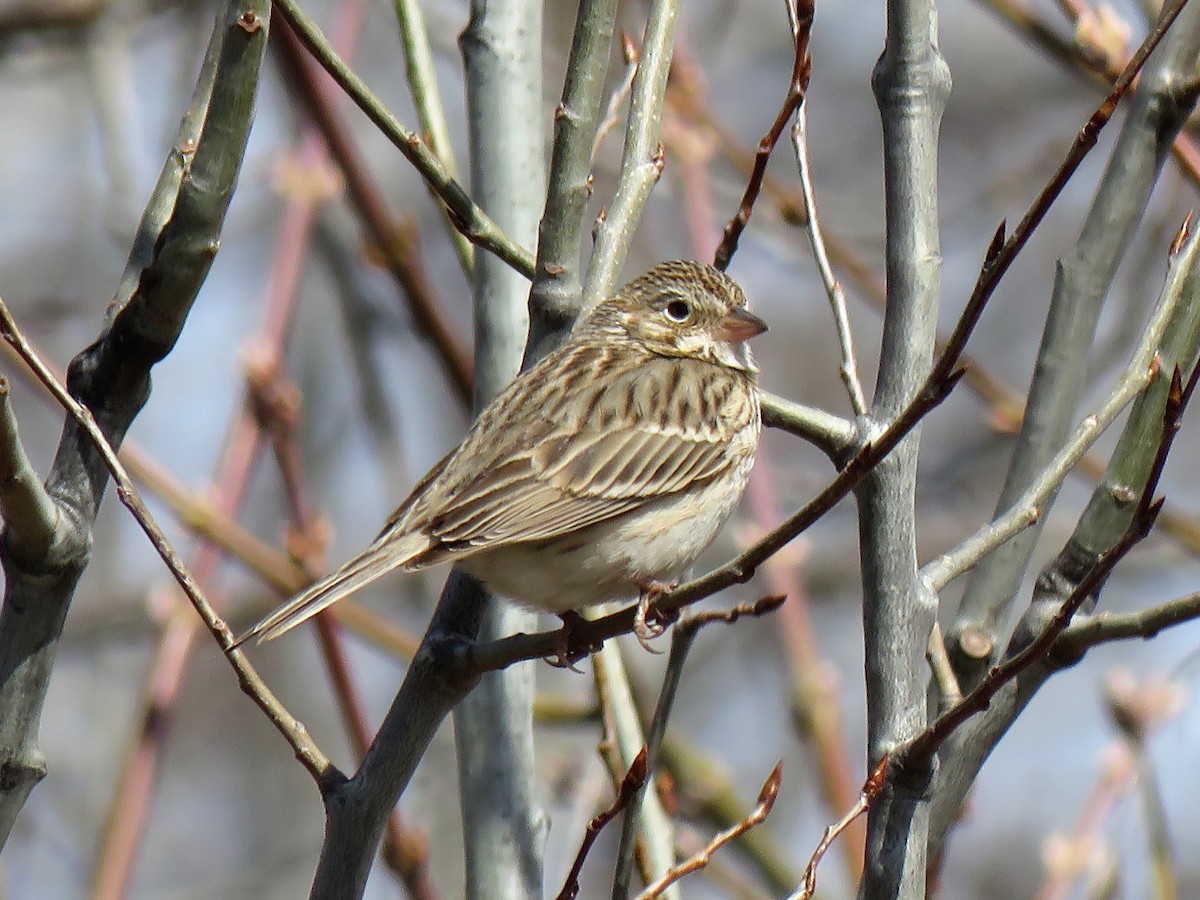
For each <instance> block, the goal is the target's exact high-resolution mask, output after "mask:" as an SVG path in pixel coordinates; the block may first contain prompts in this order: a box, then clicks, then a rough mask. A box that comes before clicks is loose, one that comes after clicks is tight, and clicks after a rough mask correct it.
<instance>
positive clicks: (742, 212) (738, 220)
mask: <svg viewBox="0 0 1200 900" xmlns="http://www.w3.org/2000/svg"><path fill="white" fill-rule="evenodd" d="M796 6H797V10H796V24H797V30H796V53H795V56H794V57H793V59H792V80H791V83H790V84H789V85H788V92H787V96H786V97H785V98H784V101H783V106H782V107H780V109H779V115H777V116H776V117H775V121H774V123H772V125H771V130H770V131H768V132H767V133H766V135H764V137H763V139H762V140H761V141H759V142H758V152H757V153H756V154H755V156H754V168H753V169H752V170H751V172H750V180H749V181H748V182H747V184H746V192H745V193H744V194H742V203H741V206H739V207H738V211H737V213H736V215H734V217H733V218H732V219H730V220H729V224H728V225H726V226H725V230H724V232H723V233H722V235H721V244H720V246H718V247H717V252H716V254H715V255H714V257H713V265H714V266H716V267H717V268H718V269H722V270H724V269H725V268H726V267H727V266H728V265H729V261H730V260H731V259H733V254H734V253H736V252H737V246H738V240H739V239H740V238H741V236H742V232H743V231H745V230H746V225H747V224H748V223H749V221H750V215H751V213H753V212H754V203H755V201H756V200H757V199H758V192H759V191H760V190H762V183H763V176H764V175H766V173H767V163H768V162H770V160H771V152H772V151H773V150H774V149H775V145H776V144H777V143H779V138H780V136H781V135H782V134H783V129H785V128H786V127H787V124H788V122H789V121H790V120H791V118H792V116H793V115H795V113H796V110H797V109H799V108H800V104H801V103H803V102H804V95H805V94H806V93H808V82H809V78H810V77H811V76H812V56H811V55H810V54H809V52H808V44H809V38H810V37H811V36H812V23H813V4H812V2H811V0H802V2H799V3H797V4H796Z"/></svg>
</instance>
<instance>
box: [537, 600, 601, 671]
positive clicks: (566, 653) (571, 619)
mask: <svg viewBox="0 0 1200 900" xmlns="http://www.w3.org/2000/svg"><path fill="white" fill-rule="evenodd" d="M558 617H559V618H560V619H562V623H563V624H562V628H560V629H559V630H558V638H557V639H556V640H555V642H554V656H546V657H543V658H544V659H545V660H546V662H548V663H549V664H550V665H552V666H554V668H556V669H570V670H571V671H572V672H578V673H579V674H580V675H582V674H584V672H583V669H581V668H579V667H578V666H577V665H575V663H577V662H579V661H580V660H581V659H583V658H584V657H585V656H587V655H588V653H590V652H591V649H590V648H585V649H582V650H581V649H579V648H574V649H572V647H571V639H572V638H573V637H574V634H575V629H576V628H578V627H579V625H580V624H581V623H582V622H583V621H585V620H584V618H583V616H581V615H580V614H579V613H577V612H576V611H575V610H573V609H569V610H567V611H566V612H562V613H559V614H558Z"/></svg>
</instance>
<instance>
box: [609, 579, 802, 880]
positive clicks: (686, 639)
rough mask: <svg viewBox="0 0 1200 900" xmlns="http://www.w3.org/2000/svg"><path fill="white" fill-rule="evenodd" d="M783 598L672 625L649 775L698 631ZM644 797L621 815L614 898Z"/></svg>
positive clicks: (651, 733)
mask: <svg viewBox="0 0 1200 900" xmlns="http://www.w3.org/2000/svg"><path fill="white" fill-rule="evenodd" d="M786 599H787V597H785V596H782V595H775V596H769V597H763V598H761V599H760V600H756V601H754V602H752V603H741V604H739V605H737V606H735V607H733V608H732V609H715V610H707V611H705V612H701V613H696V614H695V615H692V616H688V617H687V618H685V619H682V620H681V621H680V622H679V623H678V624H676V626H675V628H674V629H673V630H672V631H671V653H670V656H668V657H667V668H666V671H665V672H664V673H663V682H662V687H660V688H659V692H658V701H657V703H656V704H655V707H654V716H653V717H652V718H651V720H650V728H649V730H648V733H647V735H646V752H647V753H648V757H649V760H648V765H649V769H650V771H651V772H656V771H657V770H658V763H659V756H660V754H661V751H662V744H663V739H664V738H665V737H666V733H667V722H668V721H669V720H670V718H671V711H672V710H673V709H674V706H675V697H676V694H677V692H678V690H679V683H680V680H681V679H682V677H683V667H684V663H685V662H686V661H687V657H688V654H689V652H690V651H691V648H692V644H693V643H694V641H695V639H696V635H697V634H698V633H699V631H700V629H701V628H703V627H704V626H706V625H711V624H712V623H714V622H726V623H729V624H732V623H734V622H736V621H737V620H738V619H740V618H741V617H742V616H752V617H756V618H757V617H758V616H762V615H766V614H768V613H772V612H774V611H775V610H777V609H779V607H780V606H782V605H783V602H784V600H786ZM644 795H645V787H644V786H643V787H642V788H641V789H639V790H638V792H637V797H636V799H635V800H634V802H633V803H632V804H631V805H630V808H629V813H628V814H627V815H626V816H625V823H624V827H623V828H622V829H621V843H620V845H619V846H618V848H617V865H616V874H615V875H614V876H613V896H614V897H626V896H628V895H629V884H630V879H631V878H632V875H633V851H634V846H635V843H636V841H637V837H638V832H639V831H640V829H641V819H642V814H641V813H642V800H643V797H644Z"/></svg>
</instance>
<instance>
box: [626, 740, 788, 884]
mask: <svg viewBox="0 0 1200 900" xmlns="http://www.w3.org/2000/svg"><path fill="white" fill-rule="evenodd" d="M782 781H783V762H782V761H780V762H777V763H776V764H775V768H774V769H772V770H771V774H770V775H768V776H767V780H766V781H765V782H764V783H763V786H762V790H761V791H759V793H758V802H757V803H756V804H755V805H754V809H752V810H750V814H749V815H748V816H746V818H744V819H742V821H740V822H738V823H737V824H736V825H734V826H733V827H732V828H727V829H726V830H724V831H722V832H721V833H720V834H718V835H717V836H716V837H714V838H713V839H712V840H711V841H709V842H708V844H707V845H705V846H704V847H703V848H702V849H701V850H700V851H699V852H697V853H695V854H693V855H692V856H689V857H688V858H687V859H685V860H684V861H683V862H681V863H679V864H678V865H676V866H672V867H671V869H670V870H669V871H667V872H666V873H665V874H664V875H663V876H662V877H661V878H659V879H658V880H657V881H655V882H654V883H653V884H650V885H648V886H647V887H646V889H645V890H644V891H642V892H641V893H640V894H638V900H651V898H654V897H658V896H659V895H661V894H662V892H663V891H665V890H666V889H667V888H669V887H670V886H671V885H673V884H674V883H675V882H677V881H678V880H679V879H681V878H683V876H685V875H690V874H691V873H692V872H697V871H699V870H700V869H703V868H704V867H705V866H707V865H708V863H709V860H711V859H712V857H713V854H714V853H716V852H717V851H718V850H720V849H721V848H722V847H724V846H725V845H726V844H728V843H729V842H730V841H733V840H736V839H737V838H739V837H741V836H742V835H743V834H745V833H746V832H747V831H749V830H750V829H751V828H753V827H755V826H756V825H761V824H762V823H763V822H764V821H765V820H766V818H767V816H768V815H770V814H771V808H772V807H773V806H774V805H775V799H776V798H777V797H778V796H779V785H780V783H781V782H782Z"/></svg>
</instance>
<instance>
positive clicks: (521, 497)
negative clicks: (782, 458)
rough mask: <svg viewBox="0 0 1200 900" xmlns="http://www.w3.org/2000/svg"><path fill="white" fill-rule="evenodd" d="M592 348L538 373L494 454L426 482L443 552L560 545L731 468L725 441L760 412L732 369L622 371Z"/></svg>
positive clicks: (684, 363) (433, 531)
mask: <svg viewBox="0 0 1200 900" xmlns="http://www.w3.org/2000/svg"><path fill="white" fill-rule="evenodd" d="M589 352H590V353H591V356H585V357H584V361H586V362H588V363H589V365H587V366H584V365H583V364H582V362H581V360H580V359H579V358H576V359H574V361H573V362H571V363H570V364H566V363H565V362H564V363H563V364H562V366H561V368H560V369H559V371H554V370H553V369H551V370H550V371H547V372H543V373H541V374H542V375H544V376H545V378H544V380H543V383H542V384H540V385H538V384H535V385H534V387H535V389H536V390H535V391H534V392H533V393H534V396H530V397H526V398H521V402H520V403H519V404H517V405H515V406H514V407H509V408H510V410H511V409H518V410H521V411H522V415H520V416H518V417H516V418H515V419H514V421H511V422H509V423H507V425H508V430H507V432H506V433H505V434H504V436H503V437H502V438H501V440H500V442H499V443H500V444H501V445H502V446H500V447H496V448H494V449H495V450H496V451H499V452H492V453H487V452H480V453H477V454H475V458H477V459H480V460H482V461H483V462H484V464H483V465H478V466H474V467H472V468H473V471H472V472H471V473H470V476H469V477H468V478H466V479H465V480H463V481H461V482H460V483H457V484H455V483H451V484H435V485H433V489H432V491H431V492H430V496H428V498H427V501H428V502H427V505H426V506H425V513H424V515H422V516H420V518H424V519H425V522H424V523H423V526H424V528H423V530H424V531H425V532H426V533H427V534H428V535H429V536H430V537H431V538H433V539H434V541H435V542H436V544H437V545H440V547H442V548H444V551H447V555H450V556H461V555H466V554H467V553H469V552H471V551H472V550H474V549H477V548H480V547H484V546H496V545H501V544H514V543H524V542H527V541H540V540H547V539H551V538H555V537H559V536H561V535H564V534H567V533H569V532H572V531H577V530H580V529H583V528H587V527H588V526H591V525H595V524H598V523H600V522H604V521H607V520H609V519H612V518H614V517H616V516H619V515H621V514H623V513H626V512H629V511H631V510H634V509H637V508H638V507H641V506H643V505H645V504H647V503H651V502H653V501H655V500H657V499H660V498H662V497H665V496H668V495H671V494H675V493H677V492H679V491H681V490H684V489H686V488H688V487H690V486H693V485H697V484H703V483H705V482H707V481H709V480H710V479H712V478H714V477H716V476H718V475H720V474H721V473H722V472H724V471H726V470H727V469H728V468H729V467H730V466H732V465H736V464H737V463H738V462H739V461H740V460H739V459H738V458H736V454H734V455H732V456H731V453H730V444H731V441H732V439H733V437H734V435H735V434H736V433H737V432H738V430H739V429H741V428H742V427H744V426H745V425H748V424H751V423H754V422H756V421H757V416H758V408H757V405H756V404H755V403H754V402H753V397H752V394H751V392H750V391H748V390H747V389H746V385H745V384H744V383H743V382H739V381H738V380H737V379H739V378H742V377H744V376H742V375H741V374H740V373H736V372H731V371H730V372H726V371H725V370H723V369H720V368H717V367H715V366H713V365H711V364H708V363H704V362H699V361H692V360H684V359H664V358H661V357H654V356H648V357H647V358H645V359H644V360H643V361H642V364H641V365H638V366H636V367H630V366H628V364H624V365H620V364H617V363H613V361H612V359H611V358H610V356H609V355H608V354H607V353H606V351H603V350H600V349H597V348H591V350H590V351H589ZM610 366H611V367H612V368H610ZM556 378H558V379H568V381H567V382H566V383H563V382H561V381H560V382H558V383H556V381H555V379H556ZM559 398H561V399H559ZM492 433H493V434H495V430H494V429H493V430H492ZM473 434H474V433H473ZM468 443H469V442H465V443H464V447H463V450H464V451H465V450H467V449H468ZM453 468H454V464H453V461H452V462H451V463H450V464H449V466H448V469H453ZM414 524H415V523H414Z"/></svg>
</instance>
